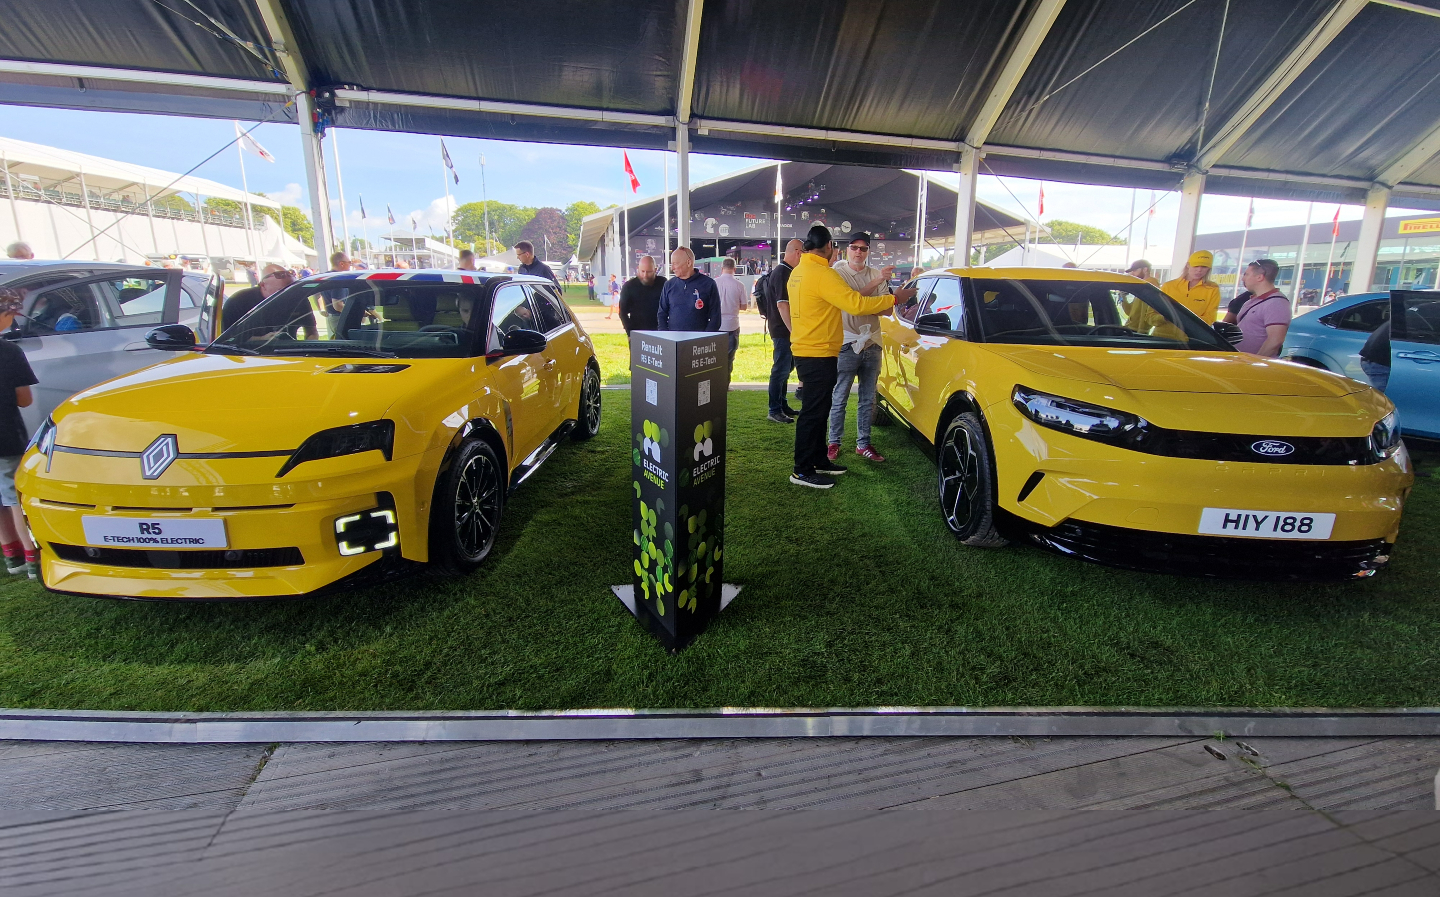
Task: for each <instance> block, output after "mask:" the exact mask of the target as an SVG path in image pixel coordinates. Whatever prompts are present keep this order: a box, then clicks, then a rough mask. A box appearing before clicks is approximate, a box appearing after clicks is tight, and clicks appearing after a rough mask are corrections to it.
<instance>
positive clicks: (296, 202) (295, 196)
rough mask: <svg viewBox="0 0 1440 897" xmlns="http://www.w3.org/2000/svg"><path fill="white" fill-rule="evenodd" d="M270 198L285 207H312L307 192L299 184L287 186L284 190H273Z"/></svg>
mask: <svg viewBox="0 0 1440 897" xmlns="http://www.w3.org/2000/svg"><path fill="white" fill-rule="evenodd" d="M269 195H270V198H271V199H273V200H275V201H276V202H278V203H280V204H281V205H283V206H300V207H302V208H309V207H310V199H309V197H308V196H307V195H306V190H305V188H304V187H302V186H300V185H299V184H286V185H285V189H284V190H271V191H270V193H269Z"/></svg>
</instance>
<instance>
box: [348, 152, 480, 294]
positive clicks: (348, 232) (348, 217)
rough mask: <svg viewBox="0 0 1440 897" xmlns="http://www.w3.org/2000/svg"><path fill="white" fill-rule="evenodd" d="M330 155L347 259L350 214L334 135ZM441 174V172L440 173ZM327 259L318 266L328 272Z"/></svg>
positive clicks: (447, 188)
mask: <svg viewBox="0 0 1440 897" xmlns="http://www.w3.org/2000/svg"><path fill="white" fill-rule="evenodd" d="M330 155H332V156H334V157H335V192H336V193H339V194H340V230H341V232H342V233H343V234H344V235H345V246H344V247H343V249H344V252H345V255H346V257H349V255H350V252H351V249H350V213H349V212H347V211H345V180H344V179H343V178H341V177H340V141H339V140H336V139H335V135H334V134H331V135H330ZM442 173H443V172H442ZM445 209H446V211H449V209H450V181H449V180H446V181H445ZM450 248H451V249H454V248H455V239H454V238H453V237H452V238H451V239H450ZM329 262H330V260H329V259H321V261H320V264H322V265H324V266H325V267H326V269H327V270H328V269H329V267H330V264H329Z"/></svg>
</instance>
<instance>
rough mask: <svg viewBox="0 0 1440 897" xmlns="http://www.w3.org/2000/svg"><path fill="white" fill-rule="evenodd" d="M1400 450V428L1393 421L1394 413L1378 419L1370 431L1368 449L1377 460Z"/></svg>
mask: <svg viewBox="0 0 1440 897" xmlns="http://www.w3.org/2000/svg"><path fill="white" fill-rule="evenodd" d="M1398 448H1400V427H1399V425H1398V424H1397V423H1396V421H1395V412H1393V411H1392V412H1390V413H1389V414H1387V415H1385V416H1384V417H1382V418H1380V420H1379V422H1378V423H1376V424H1375V428H1374V429H1373V430H1371V431H1370V449H1371V450H1372V451H1374V452H1375V457H1377V458H1388V457H1390V456H1391V455H1393V454H1395V451H1396V449H1398Z"/></svg>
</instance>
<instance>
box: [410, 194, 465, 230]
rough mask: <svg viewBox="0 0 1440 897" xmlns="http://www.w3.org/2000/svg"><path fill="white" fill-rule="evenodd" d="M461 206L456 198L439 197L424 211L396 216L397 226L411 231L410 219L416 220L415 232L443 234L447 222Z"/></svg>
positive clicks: (416, 210)
mask: <svg viewBox="0 0 1440 897" xmlns="http://www.w3.org/2000/svg"><path fill="white" fill-rule="evenodd" d="M458 206H459V203H458V202H456V200H455V197H453V196H450V197H445V196H439V197H436V198H435V199H432V200H430V205H428V206H426V207H425V208H423V209H413V210H411V211H410V212H409V213H408V214H405V215H396V216H395V226H396V227H398V228H401V229H402V230H406V229H409V227H410V219H411V218H414V219H415V222H416V223H415V230H416V231H417V232H419V233H422V234H427V233H428V234H443V233H444V232H445V222H446V221H448V220H449V218H450V216H451V215H453V214H455V209H456V208H457V207H458Z"/></svg>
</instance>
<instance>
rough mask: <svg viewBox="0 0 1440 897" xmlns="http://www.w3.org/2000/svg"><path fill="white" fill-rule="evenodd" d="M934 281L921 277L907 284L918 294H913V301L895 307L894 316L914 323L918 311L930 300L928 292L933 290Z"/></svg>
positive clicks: (933, 279)
mask: <svg viewBox="0 0 1440 897" xmlns="http://www.w3.org/2000/svg"><path fill="white" fill-rule="evenodd" d="M935 280H936V278H934V277H922V278H920V279H919V280H916V281H914V282H913V283H910V284H908V286H912V287H914V288H915V289H916V290H917V291H918V292H916V293H915V298H914V299H911V300H910V301H909V302H907V303H905V304H904V305H901V306H897V307H896V309H895V314H896V315H897V316H898V317H900V318H902V319H904V320H906V321H909V322H910V323H912V324H913V323H915V318H916V316H917V315H919V313H920V309H921V308H923V307H924V306H925V303H926V301H927V300H929V298H930V291H931V290H933V289H934V288H935Z"/></svg>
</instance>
